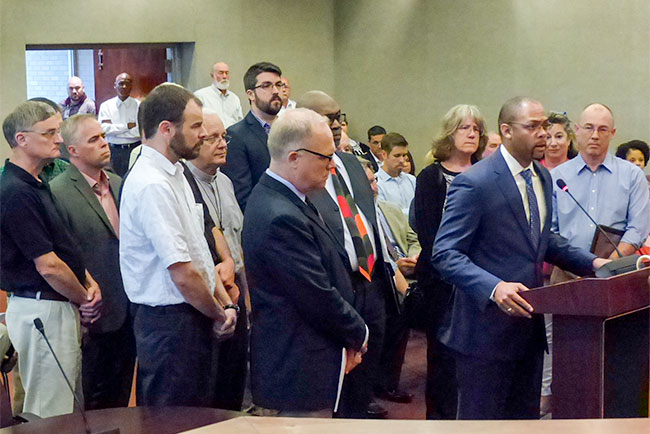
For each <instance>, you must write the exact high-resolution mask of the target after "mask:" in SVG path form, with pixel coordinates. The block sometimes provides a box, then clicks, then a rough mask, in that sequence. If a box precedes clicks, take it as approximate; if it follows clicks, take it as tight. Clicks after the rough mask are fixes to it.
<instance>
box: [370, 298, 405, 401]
mask: <svg viewBox="0 0 650 434" xmlns="http://www.w3.org/2000/svg"><path fill="white" fill-rule="evenodd" d="M409 331H410V329H409V324H408V318H407V317H406V315H404V314H403V313H401V314H399V313H397V312H396V311H395V310H391V311H390V312H389V310H388V309H387V312H386V332H385V336H384V347H383V351H382V355H381V362H380V369H379V379H378V381H377V386H376V387H377V388H380V389H383V390H384V391H387V392H390V391H394V390H397V389H398V387H399V379H400V377H401V375H402V365H403V364H404V356H405V355H406V345H407V344H408V339H409Z"/></svg>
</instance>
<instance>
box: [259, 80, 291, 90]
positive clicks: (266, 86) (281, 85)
mask: <svg viewBox="0 0 650 434" xmlns="http://www.w3.org/2000/svg"><path fill="white" fill-rule="evenodd" d="M273 86H275V87H276V89H278V90H282V89H284V87H285V86H286V84H284V83H282V82H281V81H277V82H275V83H271V82H270V81H265V82H264V83H262V84H258V85H257V86H255V87H254V88H253V89H262V90H270V89H271V88H272V87H273Z"/></svg>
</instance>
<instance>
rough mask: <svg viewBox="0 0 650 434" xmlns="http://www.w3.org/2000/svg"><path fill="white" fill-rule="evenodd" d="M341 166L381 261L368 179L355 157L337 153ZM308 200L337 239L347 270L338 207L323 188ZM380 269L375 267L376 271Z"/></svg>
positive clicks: (374, 210)
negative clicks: (372, 233) (345, 172)
mask: <svg viewBox="0 0 650 434" xmlns="http://www.w3.org/2000/svg"><path fill="white" fill-rule="evenodd" d="M336 155H338V156H339V157H340V158H341V160H342V161H343V165H344V166H345V169H346V170H347V172H348V175H349V176H350V183H351V184H352V192H353V193H354V201H355V202H356V204H357V207H358V208H359V209H360V210H361V211H362V212H363V214H364V215H365V216H366V218H367V219H368V221H369V223H370V224H371V225H372V227H373V230H374V233H375V241H376V244H375V245H376V246H377V248H376V250H377V255H378V256H379V257H380V258H382V259H383V256H381V248H379V246H380V244H379V240H378V239H377V238H376V237H377V234H378V233H379V232H378V228H377V211H376V209H375V201H374V196H373V193H372V188H370V183H369V182H368V177H367V176H366V172H365V171H364V170H363V167H362V166H361V164H360V163H359V161H358V160H357V157H355V156H354V155H351V154H347V153H345V152H337V153H336ZM308 196H309V199H311V201H312V202H313V203H314V205H315V206H316V208H318V211H319V212H320V214H321V216H322V217H323V220H325V223H327V226H329V228H330V229H331V230H332V232H333V233H334V236H335V237H336V239H337V247H338V248H339V252H340V253H341V257H342V259H343V260H344V261H343V262H344V263H345V264H348V268H349V263H350V261H349V259H348V255H347V253H346V252H345V247H344V246H345V240H344V237H343V222H342V221H341V215H340V210H339V206H338V205H337V203H336V202H334V200H333V199H332V197H331V196H330V195H329V193H328V192H327V190H325V189H324V188H322V189H320V190H316V191H312V192H310V193H309V195H308ZM376 260H377V263H379V260H380V259H379V258H376ZM378 268H380V267H376V268H375V269H378Z"/></svg>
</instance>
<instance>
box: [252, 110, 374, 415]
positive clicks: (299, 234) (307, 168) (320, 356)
mask: <svg viewBox="0 0 650 434" xmlns="http://www.w3.org/2000/svg"><path fill="white" fill-rule="evenodd" d="M269 150H270V152H271V165H270V167H269V169H268V170H267V171H266V173H265V174H264V175H262V177H261V178H260V182H259V183H258V184H257V186H255V188H254V189H253V192H252V194H251V196H250V206H249V207H248V208H247V209H246V213H245V215H244V229H243V234H242V235H243V246H244V258H245V264H246V270H247V274H248V277H249V286H250V289H251V290H250V293H251V302H252V311H253V317H252V331H251V389H252V394H253V402H254V403H255V404H256V405H258V406H262V407H264V408H268V409H273V410H278V411H279V415H281V416H319V417H328V416H331V415H332V411H333V410H335V409H336V406H337V403H338V396H339V393H340V381H341V380H342V379H343V378H342V375H343V372H344V371H343V370H344V369H345V372H349V370H351V369H352V368H354V367H355V366H356V365H357V364H358V363H359V362H361V354H362V352H363V351H364V350H365V347H366V340H367V337H368V332H367V328H366V326H365V325H364V322H363V320H362V319H361V317H360V316H359V314H358V313H357V312H356V311H355V310H354V308H353V307H352V303H353V299H354V296H353V291H354V290H353V287H352V284H351V283H350V280H349V278H348V273H347V272H346V271H347V270H346V265H344V263H343V262H342V261H341V259H340V256H339V253H338V251H337V247H336V244H337V241H336V240H335V238H334V235H333V234H332V233H331V232H330V230H329V228H328V227H327V226H326V225H325V223H324V222H323V220H322V219H321V217H320V215H319V214H318V212H317V211H316V210H315V208H314V207H313V205H312V204H311V203H310V202H309V199H307V197H306V196H305V195H306V194H307V193H309V192H310V191H313V190H314V189H319V188H322V187H323V186H324V185H325V182H326V180H327V178H328V175H329V171H330V169H331V168H332V167H333V162H332V156H333V154H334V150H335V148H334V143H333V140H332V134H331V132H330V130H329V128H328V126H327V123H326V122H325V121H324V120H323V119H322V118H321V117H320V116H318V115H317V114H315V113H313V112H312V111H310V110H306V109H296V110H290V111H288V112H286V113H285V114H284V115H283V116H282V117H281V118H280V119H279V120H278V121H277V123H276V124H275V125H274V126H273V128H272V130H271V134H270V136H269ZM344 349H345V351H344ZM344 355H345V356H346V359H343V356H344ZM344 361H345V362H346V363H345V365H344V363H343V362H344Z"/></svg>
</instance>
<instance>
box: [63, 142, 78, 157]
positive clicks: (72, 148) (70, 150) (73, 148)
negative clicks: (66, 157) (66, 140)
mask: <svg viewBox="0 0 650 434" xmlns="http://www.w3.org/2000/svg"><path fill="white" fill-rule="evenodd" d="M61 146H62V147H64V146H66V145H61ZM67 148H68V154H70V156H71V157H78V156H79V152H78V151H77V147H76V146H74V145H70V146H68V147H67Z"/></svg>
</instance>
